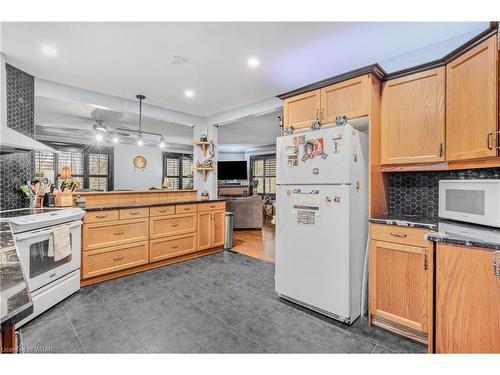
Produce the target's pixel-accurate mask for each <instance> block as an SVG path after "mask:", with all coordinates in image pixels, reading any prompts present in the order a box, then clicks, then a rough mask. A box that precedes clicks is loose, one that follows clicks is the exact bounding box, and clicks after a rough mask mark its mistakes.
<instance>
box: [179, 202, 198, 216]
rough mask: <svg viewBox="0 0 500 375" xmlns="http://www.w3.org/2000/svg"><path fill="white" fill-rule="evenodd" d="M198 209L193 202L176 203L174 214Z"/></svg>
mask: <svg viewBox="0 0 500 375" xmlns="http://www.w3.org/2000/svg"><path fill="white" fill-rule="evenodd" d="M196 211H198V205H197V204H196V203H195V204H178V205H176V206H175V213H176V214H187V213H189V212H196Z"/></svg>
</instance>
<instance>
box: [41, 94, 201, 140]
mask: <svg viewBox="0 0 500 375" xmlns="http://www.w3.org/2000/svg"><path fill="white" fill-rule="evenodd" d="M93 110H95V106H92V105H86V104H79V103H69V102H64V101H60V100H54V99H48V98H43V97H35V124H36V125H37V138H41V137H39V135H40V136H42V135H43V137H44V139H45V140H47V139H49V138H50V137H51V136H53V137H54V138H57V137H60V136H61V131H62V130H63V133H62V134H63V135H65V136H66V137H72V136H73V135H77V136H78V137H84V138H86V139H85V140H86V141H94V140H93V138H92V133H90V132H79V130H86V131H90V130H92V125H93V124H94V123H95V122H94V121H93V120H92V117H91V113H92V111H93ZM137 124H138V116H137V115H134V114H130V113H124V114H123V116H122V117H121V118H120V119H119V120H116V121H113V122H111V123H108V124H107V125H108V126H110V127H111V128H113V129H116V128H119V127H120V128H126V129H135V130H137V129H138V125H137ZM142 126H143V129H144V130H146V131H150V132H155V133H160V134H163V135H164V136H165V139H166V141H167V144H171V145H172V144H174V145H181V144H184V145H189V146H190V147H191V146H192V142H193V129H192V128H191V127H189V126H186V125H179V124H173V123H169V122H165V121H160V120H156V119H151V118H148V117H146V116H144V115H143V117H142ZM87 138H88V139H87ZM147 138H149V137H148V136H145V140H146V144H147ZM124 143H127V141H126V139H124ZM129 143H135V141H131V142H129Z"/></svg>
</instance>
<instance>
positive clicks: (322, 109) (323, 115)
mask: <svg viewBox="0 0 500 375" xmlns="http://www.w3.org/2000/svg"><path fill="white" fill-rule="evenodd" d="M320 117H321V121H324V120H325V109H324V108H321V112H320Z"/></svg>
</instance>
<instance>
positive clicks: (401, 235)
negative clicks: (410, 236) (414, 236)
mask: <svg viewBox="0 0 500 375" xmlns="http://www.w3.org/2000/svg"><path fill="white" fill-rule="evenodd" d="M391 236H394V237H401V238H406V236H407V235H406V234H404V233H397V232H391Z"/></svg>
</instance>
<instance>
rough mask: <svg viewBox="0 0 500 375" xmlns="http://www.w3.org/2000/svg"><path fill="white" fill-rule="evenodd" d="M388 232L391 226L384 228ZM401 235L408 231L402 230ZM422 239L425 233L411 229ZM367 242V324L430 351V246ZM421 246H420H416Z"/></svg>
mask: <svg viewBox="0 0 500 375" xmlns="http://www.w3.org/2000/svg"><path fill="white" fill-rule="evenodd" d="M385 227H387V229H386V230H387V231H388V232H393V231H395V232H396V231H397V230H399V229H403V228H398V227H395V226H389V225H387V226H385ZM404 229H405V231H408V230H412V229H410V228H404ZM413 230H416V231H417V233H420V234H421V236H422V239H420V238H419V239H418V240H419V241H420V242H423V236H424V235H425V234H424V233H425V232H426V230H421V229H413ZM398 233H399V232H398ZM403 234H404V233H403ZM412 238H413V237H410V240H408V242H409V243H407V244H404V243H401V242H404V241H405V237H403V236H401V237H398V239H397V240H398V242H388V241H379V240H376V239H373V234H372V239H371V241H370V270H369V275H370V276H369V277H370V286H369V293H370V297H369V314H370V322H371V323H372V324H375V325H377V326H381V327H383V328H386V329H389V330H391V331H394V332H396V333H399V334H402V335H404V336H407V337H409V338H412V339H414V340H416V341H419V342H422V343H426V344H428V346H429V351H432V349H433V348H432V344H433V340H432V337H433V336H432V332H433V323H432V322H433V277H434V276H433V275H434V272H433V243H432V242H429V241H425V243H426V244H427V246H425V247H424V246H417V245H415V244H413V243H412V240H411V239H412ZM419 244H420V245H421V243H419Z"/></svg>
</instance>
